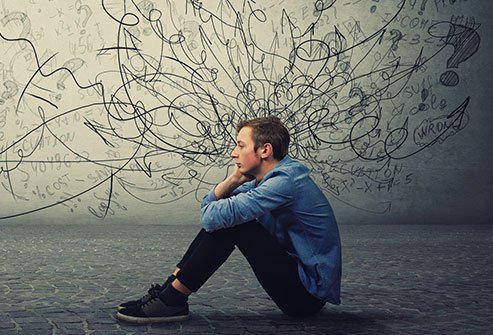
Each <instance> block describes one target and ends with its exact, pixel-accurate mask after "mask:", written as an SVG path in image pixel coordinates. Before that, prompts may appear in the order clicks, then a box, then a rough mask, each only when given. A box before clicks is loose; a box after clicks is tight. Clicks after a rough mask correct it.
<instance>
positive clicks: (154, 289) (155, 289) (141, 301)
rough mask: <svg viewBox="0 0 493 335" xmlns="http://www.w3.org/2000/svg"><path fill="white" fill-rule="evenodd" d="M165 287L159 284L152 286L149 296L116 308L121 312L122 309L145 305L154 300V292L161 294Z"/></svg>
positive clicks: (148, 292)
mask: <svg viewBox="0 0 493 335" xmlns="http://www.w3.org/2000/svg"><path fill="white" fill-rule="evenodd" d="M164 287H165V286H164V285H163V286H161V285H159V284H153V285H151V288H150V289H149V290H147V294H146V295H144V296H143V297H142V298H140V299H137V300H130V301H127V302H124V303H122V304H120V305H118V306H116V309H117V310H118V311H121V310H122V309H125V308H132V307H138V306H139V305H141V304H145V303H146V302H148V301H149V300H150V299H152V297H153V295H154V292H156V293H159V292H160V291H161V290H162V289H164Z"/></svg>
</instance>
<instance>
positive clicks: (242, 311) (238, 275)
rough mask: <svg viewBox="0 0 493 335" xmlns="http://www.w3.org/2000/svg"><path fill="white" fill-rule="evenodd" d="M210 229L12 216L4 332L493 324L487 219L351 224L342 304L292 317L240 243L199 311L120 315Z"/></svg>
mask: <svg viewBox="0 0 493 335" xmlns="http://www.w3.org/2000/svg"><path fill="white" fill-rule="evenodd" d="M198 229H199V227H198V226H192V225H174V226H169V225H137V226H135V225H130V224H121V225H118V224H104V223H101V224H97V225H93V224H85V225H84V224H70V225H55V224H53V225H49V224H39V225H35V224H29V225H28V224H24V225H23V224H17V225H14V224H0V334H1V335H4V334H5V335H11V334H12V335H14V334H26V335H36V334H40V335H45V334H50V335H57V334H74V335H79V334H80V335H100V334H101V335H112V334H115V335H116V334H122V335H127V334H128V335H130V334H244V335H247V334H286V335H288V334H293V335H311V334H447V335H450V334H478V335H480V334H493V262H492V254H493V243H492V240H493V227H492V226H486V225H463V226H457V225H447V226H446V225H412V226H411V225H341V226H340V230H341V238H342V244H343V282H342V304H341V305H339V306H333V305H327V306H326V307H325V308H324V309H323V310H322V312H321V313H319V314H318V315H316V316H314V317H311V318H306V319H292V318H289V317H287V316H284V315H283V314H282V313H281V312H280V311H279V310H278V309H277V308H276V306H275V305H274V303H273V302H272V301H271V300H270V299H269V297H268V296H267V294H266V293H265V292H264V291H263V290H262V289H261V288H260V286H259V284H258V283H257V281H256V279H255V276H254V275H253V273H252V271H251V270H250V268H249V266H248V264H247V262H246V261H245V260H244V259H243V257H242V255H241V254H240V253H239V252H238V251H234V252H233V254H232V256H231V257H230V258H229V259H228V261H227V262H226V263H225V264H224V265H223V267H222V268H221V269H219V271H218V272H216V274H214V276H213V277H212V278H211V279H210V280H209V281H208V282H207V283H206V284H205V285H204V286H203V287H202V289H201V290H200V291H199V292H198V293H196V294H194V295H193V296H192V297H191V298H190V300H189V302H190V310H191V318H190V319H189V320H187V321H185V322H177V323H169V324H154V325H142V326H135V325H129V324H125V323H122V322H119V321H117V320H116V319H115V312H116V310H115V306H116V305H117V304H118V303H120V302H122V301H126V300H129V299H130V298H139V297H141V296H142V295H143V294H144V293H146V290H147V289H148V288H149V287H150V285H151V284H152V283H162V282H163V281H164V278H165V276H167V275H168V274H169V273H170V271H172V270H173V267H174V265H175V264H176V262H177V261H178V260H179V258H180V256H181V255H182V254H183V252H184V251H185V249H186V247H187V246H188V243H189V242H190V241H191V240H192V238H193V237H194V236H195V234H196V232H197V230H198Z"/></svg>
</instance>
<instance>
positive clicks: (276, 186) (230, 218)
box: [201, 172, 295, 232]
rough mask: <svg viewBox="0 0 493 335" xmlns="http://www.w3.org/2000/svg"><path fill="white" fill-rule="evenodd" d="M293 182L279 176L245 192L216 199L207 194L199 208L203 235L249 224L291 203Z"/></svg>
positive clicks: (272, 177)
mask: <svg viewBox="0 0 493 335" xmlns="http://www.w3.org/2000/svg"><path fill="white" fill-rule="evenodd" d="M294 190H295V186H294V183H293V180H291V178H290V177H289V176H288V175H287V174H285V173H283V172H280V173H279V174H276V175H275V176H271V177H270V178H269V179H267V180H265V181H264V182H262V183H260V185H259V186H257V187H255V188H250V189H249V190H248V191H246V192H240V193H237V194H234V195H232V196H230V197H228V198H225V199H217V198H216V196H215V194H214V190H211V191H210V192H209V193H208V194H207V195H206V197H205V198H204V200H203V201H202V206H201V224H202V227H203V228H204V229H205V230H206V231H209V232H210V231H215V230H219V229H223V228H228V227H232V226H235V225H238V224H241V223H244V222H248V221H252V220H255V219H256V218H258V217H259V216H261V215H263V214H265V213H267V212H270V211H272V210H274V209H278V208H281V207H284V206H288V205H289V204H290V203H291V202H292V201H293V199H294V194H295V192H294Z"/></svg>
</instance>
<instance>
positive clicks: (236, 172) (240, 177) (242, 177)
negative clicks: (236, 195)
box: [230, 164, 255, 187]
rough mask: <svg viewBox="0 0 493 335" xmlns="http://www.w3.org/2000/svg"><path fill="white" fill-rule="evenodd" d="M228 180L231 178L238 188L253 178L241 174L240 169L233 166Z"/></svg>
mask: <svg viewBox="0 0 493 335" xmlns="http://www.w3.org/2000/svg"><path fill="white" fill-rule="evenodd" d="M230 178H232V179H233V180H235V181H236V182H237V183H239V184H238V186H240V185H241V184H243V183H246V182H247V181H251V180H253V179H254V178H255V177H254V176H250V175H247V174H243V173H241V171H240V168H239V167H238V165H236V164H235V167H234V169H233V172H232V173H231V175H230ZM238 186H237V187H238Z"/></svg>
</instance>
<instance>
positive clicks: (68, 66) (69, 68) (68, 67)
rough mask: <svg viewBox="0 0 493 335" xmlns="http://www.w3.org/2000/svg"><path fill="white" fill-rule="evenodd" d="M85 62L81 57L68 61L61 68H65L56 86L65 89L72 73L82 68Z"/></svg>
mask: <svg viewBox="0 0 493 335" xmlns="http://www.w3.org/2000/svg"><path fill="white" fill-rule="evenodd" d="M84 64H85V62H84V60H82V59H81V58H72V59H69V60H68V61H66V62H65V63H64V64H63V66H62V67H61V69H63V74H62V75H61V76H60V79H58V81H57V83H56V86H57V87H58V89H60V90H64V89H65V84H64V82H65V80H66V79H67V78H68V77H69V76H70V74H73V73H74V72H75V71H77V70H78V69H80V68H81V67H82V65H84Z"/></svg>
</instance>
